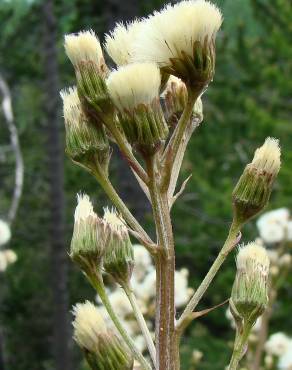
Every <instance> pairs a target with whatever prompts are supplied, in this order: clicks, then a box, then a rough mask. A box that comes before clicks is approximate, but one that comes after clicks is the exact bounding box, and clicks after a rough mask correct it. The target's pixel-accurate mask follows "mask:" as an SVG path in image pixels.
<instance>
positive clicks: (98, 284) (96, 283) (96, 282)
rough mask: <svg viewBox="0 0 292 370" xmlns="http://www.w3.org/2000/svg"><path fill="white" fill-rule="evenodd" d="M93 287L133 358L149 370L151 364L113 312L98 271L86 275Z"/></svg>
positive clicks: (144, 368) (145, 369)
mask: <svg viewBox="0 0 292 370" xmlns="http://www.w3.org/2000/svg"><path fill="white" fill-rule="evenodd" d="M88 278H89V280H90V282H91V284H92V285H93V287H94V288H95V289H96V291H97V293H98V295H99V297H100V299H101V301H102V303H103V305H104V307H105V308H106V310H107V312H108V314H109V316H110V318H111V319H112V321H113V323H114V325H115V327H116V328H117V330H118V331H119V333H120V334H121V336H122V338H123V339H124V341H125V343H126V344H127V346H128V347H129V349H130V351H131V352H132V354H133V356H134V358H135V359H136V360H137V361H138V362H139V363H140V365H141V366H142V368H143V370H151V369H152V368H151V366H150V365H149V364H148V362H147V361H146V359H145V358H144V357H143V355H142V353H141V352H140V351H139V350H138V348H137V347H136V345H135V343H134V342H133V340H132V339H131V337H130V336H129V335H128V333H127V331H126V329H125V328H124V327H123V325H122V324H121V322H120V320H119V318H118V317H117V315H116V314H115V311H114V308H113V307H112V305H111V302H110V300H109V298H108V296H107V292H106V290H105V287H104V283H103V280H102V276H101V275H100V274H99V273H95V274H94V275H92V276H90V277H88Z"/></svg>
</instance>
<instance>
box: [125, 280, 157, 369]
mask: <svg viewBox="0 0 292 370" xmlns="http://www.w3.org/2000/svg"><path fill="white" fill-rule="evenodd" d="M122 288H123V289H124V291H125V293H126V295H127V297H128V299H129V302H130V303H131V306H132V308H133V311H134V314H135V316H136V319H137V322H138V324H139V326H140V329H141V332H142V334H143V336H144V338H145V341H146V344H147V348H148V350H149V354H150V356H151V359H152V361H153V364H154V366H155V363H156V349H155V346H154V343H153V339H152V336H151V333H150V331H149V329H148V327H147V324H146V321H145V319H144V316H143V314H142V312H141V310H140V307H139V305H138V302H137V299H136V296H135V294H134V292H133V290H132V287H131V286H130V284H123V285H122ZM155 367H156V366H155Z"/></svg>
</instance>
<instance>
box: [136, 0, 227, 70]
mask: <svg viewBox="0 0 292 370" xmlns="http://www.w3.org/2000/svg"><path fill="white" fill-rule="evenodd" d="M221 23H222V14H221V12H220V10H219V9H218V8H217V7H216V6H215V5H214V4H212V3H210V2H209V1H205V0H186V1H181V2H179V3H177V4H175V5H172V4H169V5H167V6H166V7H165V8H164V9H163V10H161V11H160V12H155V13H154V14H153V15H152V16H150V17H149V18H148V19H146V20H145V21H144V22H143V28H141V32H139V35H138V37H137V39H136V41H135V44H134V49H133V61H138V62H155V63H158V64H159V66H160V67H164V66H167V65H169V64H170V59H171V58H180V57H181V55H182V52H183V53H185V54H187V55H189V56H191V57H192V56H193V49H194V43H195V42H196V41H204V39H205V38H206V37H207V38H208V39H209V40H211V39H214V38H215V37H216V33H217V31H218V30H219V28H220V26H221Z"/></svg>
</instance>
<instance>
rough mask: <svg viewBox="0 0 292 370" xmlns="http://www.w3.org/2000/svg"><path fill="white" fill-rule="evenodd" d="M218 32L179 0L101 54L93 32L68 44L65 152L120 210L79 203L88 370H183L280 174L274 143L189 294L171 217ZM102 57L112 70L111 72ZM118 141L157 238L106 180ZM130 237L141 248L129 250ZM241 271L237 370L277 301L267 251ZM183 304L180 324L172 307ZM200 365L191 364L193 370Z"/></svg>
mask: <svg viewBox="0 0 292 370" xmlns="http://www.w3.org/2000/svg"><path fill="white" fill-rule="evenodd" d="M221 23H222V14H221V12H220V10H219V9H218V8H217V7H216V6H215V5H214V4H212V3H210V2H209V1H207V0H183V1H180V2H178V3H176V4H168V5H166V6H165V7H164V8H163V9H162V10H161V11H159V12H157V11H155V12H153V13H152V14H150V15H149V16H147V17H145V18H143V19H136V20H134V21H132V22H131V23H126V24H123V23H118V24H117V25H116V27H115V28H114V29H113V30H112V31H111V32H110V33H109V34H108V35H106V37H105V44H104V47H102V45H101V44H100V42H99V39H98V37H97V36H96V34H95V33H94V32H93V31H83V32H79V33H77V34H72V35H66V36H65V51H66V53H67V56H68V57H69V59H70V61H71V63H72V65H73V67H74V70H75V75H76V87H73V88H69V89H67V90H63V91H62V92H61V97H62V99H63V107H64V109H63V112H64V121H65V129H66V152H67V154H68V155H69V157H70V158H71V159H72V160H73V161H74V162H75V163H77V164H78V165H80V166H82V167H84V168H86V169H87V170H88V171H89V172H90V173H91V174H92V175H93V176H94V177H95V178H96V180H97V181H98V182H99V184H100V186H101V187H102V188H103V190H104V191H105V193H106V194H107V196H108V197H109V198H110V200H111V202H112V203H113V205H114V207H116V209H117V210H118V211H116V210H115V209H114V208H113V209H111V210H110V209H108V208H106V209H105V212H104V215H103V217H100V216H98V215H97V214H96V213H95V212H94V209H93V206H92V203H91V201H90V199H89V197H88V196H87V195H79V196H78V205H77V207H76V211H75V217H74V218H75V220H74V221H75V222H74V231H73V237H72V242H71V249H70V256H71V258H72V260H73V261H74V262H75V263H77V264H78V265H79V267H80V268H81V270H82V271H83V272H84V274H85V276H86V277H87V279H88V281H89V282H90V284H91V285H92V286H93V287H94V289H95V290H96V292H97V294H98V298H97V300H98V303H99V305H98V307H97V308H96V307H94V306H93V305H92V304H90V303H88V302H87V303H85V304H84V305H77V306H76V307H75V309H74V315H75V321H74V329H75V339H76V342H77V343H78V344H79V346H80V347H81V348H82V350H83V351H84V352H85V356H86V358H87V361H88V363H89V364H90V366H91V368H92V369H95V370H104V369H112V370H128V369H129V370H130V369H131V370H132V368H133V359H134V360H135V361H136V363H137V364H135V367H137V366H138V363H139V366H141V369H143V370H151V369H161V370H162V369H163V370H172V369H173V368H174V365H173V364H176V367H177V368H178V367H179V362H180V359H179V348H178V344H179V342H180V336H181V335H182V334H183V331H184V330H185V328H186V327H187V326H188V325H189V324H190V323H191V321H192V319H193V318H194V316H195V315H194V313H195V312H196V311H195V309H196V307H197V305H198V304H199V301H200V300H201V299H202V297H203V295H204V294H205V292H206V290H207V288H208V286H209V285H210V284H211V282H212V280H213V279H214V277H215V275H216V274H217V272H218V270H219V268H220V267H221V265H222V264H223V262H224V260H225V259H226V258H227V256H228V254H229V253H230V252H231V251H232V250H233V249H234V247H235V245H236V244H237V243H238V242H239V239H240V238H239V235H240V232H241V228H242V226H243V225H244V224H245V223H246V222H247V221H248V220H250V219H251V218H252V217H254V216H256V215H257V214H259V213H260V212H261V211H262V210H263V209H264V207H265V206H266V205H267V203H268V201H269V198H270V194H271V191H272V187H273V183H274V181H275V178H276V176H277V174H278V172H279V170H280V165H281V159H280V157H281V151H280V146H279V141H278V140H277V139H275V138H270V137H268V138H267V139H266V140H265V142H264V144H263V145H262V146H261V147H259V148H258V149H257V150H256V151H255V154H254V158H253V160H252V161H251V163H249V164H248V165H247V166H246V167H245V169H244V171H243V174H242V176H241V177H240V178H239V181H238V182H237V185H236V186H235V188H234V191H233V194H232V202H233V221H232V223H231V227H230V230H229V233H228V237H227V239H226V242H225V243H224V245H223V247H222V249H221V251H220V253H219V254H218V256H217V258H216V259H215V260H214V263H213V264H212V266H211V267H210V270H209V271H208V273H207V275H206V276H205V278H204V279H203V280H202V282H201V284H200V285H199V286H198V288H197V289H196V291H195V292H194V291H193V290H192V289H190V288H189V287H188V271H187V270H186V269H181V270H180V271H176V269H175V245H174V244H175V242H174V241H175V237H174V235H173V227H172V219H171V214H170V210H171V207H172V205H173V203H174V202H175V201H176V199H177V198H178V196H179V195H180V194H181V192H182V191H183V190H184V186H185V185H186V181H185V182H184V183H183V185H182V188H181V190H180V191H178V192H177V193H176V194H175V189H176V185H177V180H178V178H179V171H180V168H181V165H182V161H183V157H184V153H185V150H186V147H187V144H188V142H189V140H190V139H191V135H192V133H193V132H194V130H195V129H196V128H197V127H198V125H199V124H200V123H201V121H202V118H203V113H202V112H203V109H202V101H201V96H202V94H203V93H204V92H205V90H206V88H207V87H208V84H209V83H210V82H211V81H212V80H213V76H214V72H215V59H216V58H215V40H216V36H217V33H218V31H219V29H220V26H221ZM103 49H104V50H103ZM104 51H105V52H106V53H107V54H108V55H109V57H110V58H111V59H112V60H113V62H114V63H115V64H116V69H111V68H110V67H109V66H108V65H107V64H106V61H105V60H106V59H105V58H104ZM112 143H114V145H117V146H118V148H119V150H120V152H121V154H122V157H123V158H124V159H125V160H126V162H127V163H128V165H129V166H130V168H131V170H132V171H133V173H134V175H135V177H136V178H137V180H138V182H139V184H140V186H141V188H142V190H143V191H144V193H145V195H146V196H147V197H148V199H149V201H150V204H151V206H152V210H153V218H154V223H153V224H154V226H155V231H156V233H155V234H156V235H155V236H156V237H155V239H154V240H152V238H153V237H152V236H150V235H149V234H148V233H147V231H146V230H145V229H144V228H143V226H142V225H141V224H140V223H139V222H138V220H137V219H136V218H135V216H134V215H133V214H132V213H131V210H129V209H128V207H127V205H126V204H125V203H124V202H123V200H122V199H121V198H120V196H119V194H118V192H117V190H116V189H115V187H114V185H113V184H112V182H111V180H110V171H109V166H110V159H111V153H112ZM130 235H131V236H133V237H135V238H136V239H137V240H138V242H139V243H141V244H142V245H143V247H142V246H141V245H135V246H133V245H132V242H131V239H130ZM144 248H145V249H144ZM148 252H149V253H150V254H148ZM150 255H151V257H150ZM286 259H287V258H286ZM152 260H153V261H154V262H155V264H154V265H153V263H152ZM236 265H237V273H236V277H235V281H234V285H233V289H232V293H231V298H230V309H231V312H232V314H233V316H234V318H235V322H236V329H237V333H236V340H235V347H234V351H233V355H232V358H231V363H230V364H231V365H230V370H235V369H236V368H237V365H238V362H239V361H240V359H241V356H242V353H243V352H244V347H245V345H246V341H247V338H248V335H249V333H250V331H251V329H252V327H253V326H254V324H255V322H256V320H257V319H258V317H259V316H260V315H261V314H262V313H263V312H264V311H265V309H266V308H267V306H268V303H269V292H268V283H269V265H270V261H269V256H268V253H267V250H266V249H265V247H264V246H261V245H258V244H257V243H254V242H253V243H249V244H247V245H245V246H242V247H241V248H240V249H239V252H238V256H237V259H236ZM106 284H108V286H110V287H112V286H113V284H115V285H114V288H109V287H108V286H107V285H106ZM185 304H186V307H185V308H184V310H183V312H182V314H181V315H180V317H179V318H178V319H177V320H176V308H178V307H182V306H184V305H185ZM205 311H208V312H209V310H204V311H202V313H204V312H205ZM154 317H155V320H154ZM101 318H102V319H101ZM109 318H110V319H109ZM104 320H105V321H106V323H105V322H104ZM154 326H155V327H154ZM113 327H115V329H116V330H117V332H118V333H119V335H120V336H121V337H122V338H123V340H124V342H121V343H120V342H119V340H118V339H117V337H116V334H115V332H114V329H113ZM154 329H155V341H154ZM122 343H123V344H122ZM124 344H125V348H124ZM238 347H239V348H238ZM105 348H107V351H106V350H105ZM146 348H147V349H148V352H149V358H146V357H145V353H144V352H146V351H145V349H146ZM128 351H129V354H128ZM130 353H131V354H130ZM200 358H201V354H198V353H195V354H194V358H193V365H194V366H196V365H197V363H198V362H199V361H200Z"/></svg>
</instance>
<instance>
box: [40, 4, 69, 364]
mask: <svg viewBox="0 0 292 370" xmlns="http://www.w3.org/2000/svg"><path fill="white" fill-rule="evenodd" d="M42 13H43V25H44V35H43V58H44V60H43V64H44V111H45V123H46V133H47V164H48V166H47V170H48V180H49V190H50V194H49V206H50V221H49V223H50V238H51V239H50V257H51V284H52V293H53V294H52V306H53V307H52V310H53V327H52V330H53V336H52V350H53V355H54V360H55V366H54V369H56V370H71V369H72V365H71V351H70V345H69V344H70V337H71V336H70V335H69V307H68V306H69V305H68V286H67V282H68V281H67V280H68V276H67V251H66V250H67V248H66V246H65V242H64V240H65V235H64V213H65V212H64V203H65V197H64V178H63V173H64V168H63V165H64V164H63V146H62V135H61V129H60V122H59V118H60V116H61V115H60V114H59V113H60V110H59V101H60V100H59V72H58V62H57V47H56V40H57V25H56V20H55V17H54V10H53V0H44V1H43V5H42Z"/></svg>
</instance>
